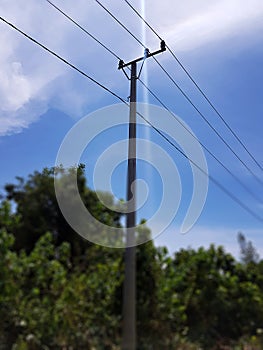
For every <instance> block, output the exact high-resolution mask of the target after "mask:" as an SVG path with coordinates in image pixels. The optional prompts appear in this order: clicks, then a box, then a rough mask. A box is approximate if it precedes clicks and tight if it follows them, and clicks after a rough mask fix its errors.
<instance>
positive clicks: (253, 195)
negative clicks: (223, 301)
mask: <svg viewBox="0 0 263 350" xmlns="http://www.w3.org/2000/svg"><path fill="white" fill-rule="evenodd" d="M46 1H47V2H48V3H49V4H50V5H51V6H53V7H54V8H55V9H56V10H57V11H58V12H60V13H61V14H62V15H63V16H65V17H66V18H67V19H69V20H70V21H71V22H72V23H74V24H75V25H76V26H77V27H78V28H80V29H81V30H82V31H84V32H85V33H86V34H87V35H88V36H89V37H91V38H92V39H93V40H95V41H96V42H97V43H98V44H99V45H101V46H102V47H103V48H104V49H105V50H107V51H108V52H109V53H110V54H111V55H113V56H114V57H115V58H117V59H119V60H120V58H119V56H118V55H117V54H116V53H115V52H113V51H112V50H111V49H109V48H108V47H107V46H106V45H105V44H103V43H102V42H101V41H100V40H98V39H97V38H96V37H95V36H94V35H93V34H91V33H90V32H88V31H87V30H86V29H85V28H84V27H82V26H81V25H80V24H79V23H78V22H76V21H75V20H74V19H73V18H72V17H70V16H69V15H68V14H67V13H65V12H64V11H63V10H62V9H61V8H59V7H58V6H56V5H55V4H54V3H52V2H51V1H50V0H46ZM138 80H139V81H140V83H141V84H142V85H143V86H144V87H145V88H146V89H147V90H148V91H149V93H150V94H151V95H152V96H153V97H154V98H155V99H156V100H157V101H158V102H159V103H160V104H161V105H162V106H163V107H164V108H165V109H166V110H167V111H168V112H169V113H170V114H171V116H172V117H173V118H175V119H176V120H177V122H178V123H179V124H181V126H183V128H184V129H185V130H186V131H187V132H188V133H190V135H191V136H192V137H193V138H194V139H196V140H197V141H198V142H199V143H200V145H201V146H202V147H203V148H204V149H205V150H206V151H207V152H208V153H209V154H210V155H211V156H212V157H213V158H214V159H215V160H216V161H217V162H218V163H219V164H220V165H221V166H222V167H223V168H224V169H225V170H226V171H227V172H228V173H229V174H230V175H231V176H232V177H233V178H234V179H235V180H236V181H237V182H238V183H239V184H240V185H241V186H242V187H243V188H244V189H245V190H246V191H247V193H249V194H250V195H251V196H252V197H253V198H254V199H255V200H256V201H258V202H259V203H262V200H261V199H260V198H259V197H257V196H256V195H255V194H254V193H253V192H252V191H251V190H250V189H249V188H248V187H247V186H246V185H245V184H244V183H243V182H242V181H241V180H240V179H239V178H238V177H237V176H236V175H235V174H234V173H233V172H232V171H231V170H230V169H229V168H228V167H227V166H225V165H224V163H223V162H221V161H220V160H219V159H218V158H217V157H216V156H215V155H214V154H213V153H212V152H211V151H210V150H209V149H208V148H207V147H206V146H205V145H204V144H203V143H202V142H201V141H200V140H198V138H197V137H196V136H195V135H194V134H193V133H192V132H191V131H190V130H189V129H188V128H187V127H186V126H185V125H184V123H182V121H181V120H180V119H179V118H178V117H177V116H176V115H175V114H174V113H173V112H172V111H171V110H170V109H169V108H168V107H167V106H166V105H165V104H164V103H163V102H162V101H161V100H160V98H159V97H158V96H157V95H156V94H155V93H154V92H153V91H152V90H151V89H150V88H149V87H148V86H147V85H146V84H145V83H144V82H143V81H142V80H141V79H138Z"/></svg>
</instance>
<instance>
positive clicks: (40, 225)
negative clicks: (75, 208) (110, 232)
mask: <svg viewBox="0 0 263 350" xmlns="http://www.w3.org/2000/svg"><path fill="white" fill-rule="evenodd" d="M75 173H77V180H78V187H79V193H80V196H81V198H82V200H83V202H84V204H85V206H86V207H87V209H88V210H89V211H90V212H91V213H92V215H93V216H94V217H95V218H97V219H98V220H100V221H102V222H103V223H106V224H108V225H111V226H116V227H120V226H121V225H120V219H121V215H120V214H119V213H118V212H116V211H114V210H111V209H108V208H107V207H105V206H104V205H102V203H101V202H100V201H99V199H98V198H97V195H96V193H95V192H94V191H92V190H90V189H89V188H88V187H87V184H86V177H85V167H84V166H83V165H80V166H79V167H77V168H72V169H71V170H70V172H68V173H67V172H65V170H64V169H63V168H62V167H61V168H51V169H48V168H45V169H43V171H42V172H37V171H35V172H34V173H33V174H31V175H29V176H28V179H27V180H25V179H23V178H21V177H17V181H18V183H17V184H7V185H6V186H5V190H6V198H5V200H6V201H9V203H10V204H12V206H13V207H14V208H15V213H14V216H15V217H16V218H17V220H13V223H12V224H9V226H8V227H7V226H6V223H4V222H3V221H0V226H2V227H3V226H5V228H6V229H7V231H8V232H12V234H14V236H15V245H14V248H15V250H17V251H19V250H21V249H25V250H26V252H27V253H29V252H30V251H32V249H33V247H34V245H35V243H36V242H37V240H38V239H39V238H40V237H41V235H43V234H44V233H46V232H50V233H51V234H52V235H53V237H54V239H55V244H56V245H58V246H59V245H60V244H61V243H62V242H69V243H70V245H71V249H72V257H73V258H74V257H78V258H81V257H82V256H84V255H85V251H86V249H87V248H88V247H89V246H90V244H89V243H88V242H87V241H86V240H84V239H82V238H81V237H80V236H79V235H78V234H77V233H76V232H75V231H74V230H73V229H72V228H71V227H70V226H69V225H68V223H67V222H66V220H65V219H64V217H63V215H62V213H61V211H60V209H59V207H58V203H57V200H56V195H55V190H54V176H56V177H59V179H60V180H59V181H60V182H61V186H64V188H67V184H68V183H69V180H70V177H71V176H72V174H75ZM69 190H70V189H69ZM105 196H107V200H108V201H111V202H112V203H111V204H112V206H113V204H114V203H113V198H112V196H110V195H108V194H105ZM71 200H73V199H72V198H71ZM0 220H1V217H0ZM87 230H92V227H87Z"/></svg>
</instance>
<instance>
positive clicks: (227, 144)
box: [95, 0, 263, 186]
mask: <svg viewBox="0 0 263 350" xmlns="http://www.w3.org/2000/svg"><path fill="white" fill-rule="evenodd" d="M95 1H96V2H97V3H98V4H99V5H100V6H101V7H102V8H103V9H104V10H105V11H106V12H107V13H108V14H109V15H110V16H111V17H112V18H113V19H114V20H115V21H116V22H117V23H118V24H119V25H120V26H121V27H122V28H123V29H124V30H126V31H127V32H128V33H129V34H130V35H131V36H132V37H133V38H134V39H135V40H136V41H137V42H138V43H139V44H140V45H141V46H143V47H144V48H146V46H145V45H144V44H143V43H142V41H141V40H139V39H138V38H137V37H136V36H135V35H134V34H133V33H132V32H131V31H130V30H129V29H128V28H127V27H126V26H125V25H124V24H123V23H122V22H121V21H120V20H118V18H117V17H116V16H114V15H113V14H112V12H111V11H110V10H108V9H107V8H106V7H105V6H104V5H103V4H102V3H101V2H100V1H99V0H95ZM153 59H154V60H155V62H156V63H157V64H158V65H159V67H160V68H161V69H162V70H163V72H164V73H165V74H166V75H167V77H168V78H169V79H170V80H171V81H172V83H173V84H174V85H175V86H176V88H177V89H179V91H180V92H181V93H182V95H183V96H184V97H185V98H186V99H187V101H188V102H189V103H190V104H191V106H192V107H193V108H194V109H195V110H196V111H197V113H198V114H199V115H200V116H201V118H202V119H203V120H204V121H205V122H206V124H207V125H208V126H209V127H210V128H211V129H212V130H213V131H214V132H215V133H216V135H217V136H218V137H219V138H220V140H221V141H222V142H223V143H224V144H225V145H226V147H227V148H228V149H229V150H230V151H231V152H232V153H233V154H234V156H235V157H236V158H237V159H238V160H239V161H240V163H241V164H242V165H243V166H244V167H245V168H246V169H247V170H248V172H249V173H250V174H251V175H252V176H253V177H254V178H255V179H256V180H257V181H258V182H259V183H260V184H261V185H262V186H263V181H262V180H261V179H260V178H259V177H258V176H257V175H256V174H255V173H254V172H253V171H252V170H251V169H250V167H249V166H248V165H247V164H246V163H245V162H244V161H243V160H242V159H241V158H240V157H239V156H238V154H237V153H236V152H235V151H234V150H233V148H232V147H231V146H230V145H229V143H228V142H227V141H226V140H225V139H224V138H223V136H221V135H220V133H219V132H218V131H217V130H216V129H215V128H214V127H213V125H212V124H211V123H210V122H209V120H208V119H207V118H206V117H205V115H204V114H203V113H202V112H201V111H200V110H199V109H198V108H197V107H196V105H195V104H194V103H193V101H192V100H191V99H190V97H188V95H187V94H186V93H185V92H184V91H183V89H182V88H181V87H180V86H179V85H178V84H177V83H176V81H175V80H174V79H173V78H172V76H171V75H170V74H169V73H168V72H167V70H166V69H165V68H164V67H163V66H162V64H161V63H160V62H159V61H158V60H157V59H156V58H155V57H153Z"/></svg>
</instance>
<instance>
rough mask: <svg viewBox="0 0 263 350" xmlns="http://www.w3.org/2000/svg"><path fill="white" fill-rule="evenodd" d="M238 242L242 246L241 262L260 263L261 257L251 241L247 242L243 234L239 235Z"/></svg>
mask: <svg viewBox="0 0 263 350" xmlns="http://www.w3.org/2000/svg"><path fill="white" fill-rule="evenodd" d="M237 240H238V243H239V246H240V256H241V261H242V262H243V263H244V264H249V263H258V261H259V255H258V253H257V251H256V248H255V247H254V246H253V244H252V242H251V241H248V242H247V240H246V238H245V236H244V235H243V233H242V232H239V233H238V236H237Z"/></svg>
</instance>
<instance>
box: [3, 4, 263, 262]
mask: <svg viewBox="0 0 263 350" xmlns="http://www.w3.org/2000/svg"><path fill="white" fill-rule="evenodd" d="M55 3H56V4H57V5H58V6H60V7H61V8H62V9H63V10H64V11H65V12H67V13H68V14H69V15H71V16H72V17H73V18H74V19H75V20H77V21H78V22H79V23H80V24H82V25H83V26H84V27H85V28H86V29H87V30H88V31H90V32H91V33H92V34H93V35H95V36H96V37H98V39H100V40H101V41H102V42H103V43H104V44H105V45H107V46H108V47H109V48H110V49H111V50H113V51H114V52H115V53H116V54H117V55H118V56H120V57H122V58H123V59H124V60H125V61H129V60H131V59H134V58H136V57H138V56H141V55H142V54H143V49H142V47H140V45H139V44H138V43H137V42H136V41H135V40H134V39H133V38H132V37H130V36H129V35H128V34H127V33H126V32H125V31H124V30H123V29H121V28H120V27H119V26H118V25H117V24H116V23H115V22H114V21H113V20H112V19H111V18H110V17H109V16H108V15H107V14H106V13H105V12H104V11H103V10H102V9H101V8H100V7H99V6H98V5H97V4H96V2H95V1H90V2H88V3H87V2H86V1H84V0H80V1H78V2H76V3H74V7H72V2H69V1H58V0H57V1H56V2H55ZM131 3H132V4H133V5H134V6H135V7H136V8H137V9H138V10H139V11H141V12H142V13H143V15H144V16H145V17H146V18H147V20H148V21H149V22H150V23H151V24H152V25H153V27H154V28H155V29H156V30H157V31H158V33H159V34H160V35H161V37H163V38H164V39H165V40H166V42H167V44H168V45H169V46H170V47H171V48H172V49H173V51H174V52H175V53H176V55H177V56H178V58H179V59H180V60H181V62H182V63H183V64H184V65H185V67H186V68H187V69H188V70H189V72H190V73H191V74H192V76H193V77H194V79H196V81H197V82H198V83H199V85H200V86H201V87H202V88H203V90H204V91H205V92H206V93H207V95H208V96H209V97H210V98H211V100H212V101H213V103H214V104H215V106H216V107H217V108H218V110H219V111H220V112H221V114H222V115H223V116H224V118H225V119H226V121H227V122H228V123H229V125H230V126H231V127H232V128H233V130H234V131H235V132H236V133H237V134H238V135H239V136H240V138H241V140H242V141H243V142H244V143H245V144H246V146H247V147H248V149H249V150H250V151H251V153H252V154H253V155H254V156H255V157H256V159H257V160H258V161H259V162H260V164H263V159H262V146H263V142H262V129H263V127H262V112H263V102H262V101H263V99H262V97H263V93H262V79H263V69H262V60H263V45H262V44H263V34H262V33H263V31H262V30H263V4H262V2H261V1H260V0H253V1H250V2H249V3H242V5H240V1H237V0H229V1H217V0H216V1H213V2H211V1H202V2H198V3H197V2H196V1H194V0H192V1H191V0H188V1H184V2H183V3H182V2H179V1H178V2H174V1H170V0H166V1H165V2H162V3H160V2H159V1H155V0H154V1H152V2H151V4H149V3H147V2H145V4H143V2H142V1H131ZM103 4H105V6H107V7H108V8H109V9H110V10H111V11H112V12H113V13H114V14H115V15H116V16H117V17H118V18H119V19H120V20H121V21H123V22H124V23H125V24H126V25H127V27H128V28H129V29H130V30H132V31H133V33H134V34H135V35H136V36H137V37H138V38H139V39H140V40H142V41H143V42H144V43H145V45H146V46H147V47H149V49H150V50H151V51H154V50H156V49H158V48H159V40H158V39H157V38H156V37H155V36H154V35H153V34H152V33H151V32H150V31H149V30H148V29H146V28H145V27H144V26H143V24H142V22H141V21H140V20H139V18H138V17H136V15H134V13H133V12H132V11H131V9H129V7H128V6H127V5H126V4H125V2H124V1H122V0H118V1H114V2H112V1H103ZM0 10H1V16H3V17H4V18H6V19H7V20H9V21H11V22H12V23H14V24H15V25H17V26H18V27H19V28H20V29H22V30H24V31H25V32H27V33H28V34H30V35H32V36H33V37H34V38H36V39H37V40H39V41H41V42H42V43H43V44H45V45H46V46H48V47H49V48H50V49H52V50H54V51H56V52H57V53H58V54H60V55H61V56H63V57H64V58H66V59H68V60H69V61H70V62H72V63H73V64H75V65H76V66H78V67H79V68H80V69H83V70H84V71H85V72H86V73H87V74H89V75H91V76H92V77H94V78H95V79H97V80H98V81H100V82H101V83H103V84H105V85H106V86H107V87H109V88H110V89H112V90H113V91H115V92H116V93H118V94H119V95H120V96H121V97H123V98H126V97H127V96H128V95H129V82H128V81H127V79H126V78H125V76H124V75H123V74H122V72H120V71H118V70H117V65H118V62H117V60H116V59H115V58H114V57H112V56H110V55H109V54H108V53H107V52H106V51H105V50H104V49H103V48H101V47H100V46H98V44H96V43H95V42H94V41H93V40H92V39H90V38H89V37H88V36H87V35H85V34H84V33H83V32H81V31H80V30H79V29H78V28H76V27H74V25H73V24H72V23H70V22H69V21H67V20H66V19H65V18H64V17H62V16H61V15H60V14H59V13H58V12H57V11H55V10H54V9H53V8H52V7H51V6H50V5H49V4H48V3H47V2H46V1H44V0H43V1H38V2H34V1H33V0H30V1H27V2H26V3H24V2H23V3H22V2H17V1H14V0H11V1H10V0H9V1H7V0H4V1H1V4H0ZM0 25H1V30H0V43H1V47H2V50H1V57H0V109H1V110H0V135H1V136H0V159H1V163H2V168H1V173H0V184H1V187H2V188H3V186H4V184H5V183H6V182H12V181H14V179H15V176H18V175H19V176H27V175H28V174H29V173H31V172H33V171H34V170H41V169H42V168H43V167H45V166H53V165H54V163H55V159H56V155H57V152H58V149H59V146H60V144H61V142H62V140H63V138H64V136H65V135H66V133H67V132H68V131H69V130H70V128H71V127H72V126H73V125H74V124H75V123H76V122H77V121H78V120H80V119H81V118H82V117H84V116H86V115H87V114H89V113H91V112H94V111H96V110H98V109H100V108H102V107H106V106H108V105H112V104H115V103H118V101H117V100H116V99H115V98H114V97H112V96H110V95H108V94H107V93H106V92H105V91H103V90H102V89H100V88H99V87H97V86H95V85H94V84H92V83H91V82H89V81H88V80H87V79H85V78H83V77H82V76H81V75H79V74H78V73H76V72H74V71H73V70H72V69H70V68H68V67H67V66H65V65H64V64H63V63H61V62H59V61H58V60H57V59H55V58H54V57H52V56H51V55H49V54H48V53H46V52H44V51H43V50H42V49H41V48H39V47H37V46H36V45H34V44H33V43H31V42H29V41H28V40H27V39H25V38H24V37H22V36H21V35H20V34H18V33H17V32H15V31H14V30H12V29H11V28H9V27H8V26H7V25H6V24H4V23H0ZM158 59H159V60H160V62H161V63H162V64H163V66H164V67H165V68H166V69H167V70H168V71H169V73H170V74H171V75H172V76H173V77H174V79H175V80H176V82H177V83H178V84H179V85H180V86H181V87H182V88H183V89H184V90H185V91H186V92H187V94H188V95H189V96H190V97H191V99H192V100H193V102H194V103H195V104H196V105H197V107H198V108H199V109H200V110H201V111H202V113H204V114H205V115H206V117H207V119H208V120H209V121H210V122H211V123H212V124H213V126H214V127H215V128H216V129H217V130H218V132H220V134H221V135H222V136H223V137H224V138H225V139H226V140H227V142H228V143H229V144H230V145H231V147H233V149H234V150H235V151H236V153H237V154H238V155H239V156H240V157H241V158H242V159H243V160H244V162H246V164H247V165H248V166H249V167H250V168H251V169H252V170H253V172H255V173H256V174H257V176H258V177H259V178H260V179H262V180H263V176H262V172H261V171H260V169H259V168H258V167H257V166H256V165H255V163H253V161H252V160H251V159H250V158H249V156H248V155H247V154H246V153H245V152H244V150H243V149H242V148H241V147H240V145H239V144H238V143H237V142H236V141H235V140H234V139H233V137H232V136H231V134H230V133H229V132H228V131H227V130H226V128H225V126H224V125H223V124H222V122H221V121H220V120H219V119H218V117H217V116H216V115H215V113H214V112H213V111H212V110H211V108H210V107H209V106H208V105H207V103H206V102H205V101H204V100H203V99H202V98H201V97H200V94H198V92H197V91H196V89H195V88H194V86H193V84H192V83H191V82H190V81H189V79H188V78H187V77H186V76H185V74H184V73H183V71H182V70H181V69H180V67H179V66H178V64H177V63H176V62H175V61H174V60H173V59H172V57H171V55H170V54H169V53H168V52H166V53H164V54H162V55H160V56H159V57H158ZM142 78H143V80H144V81H146V82H147V85H148V86H149V87H150V88H151V89H152V90H153V91H154V92H155V93H157V94H158V96H159V98H160V99H161V100H162V101H163V102H164V103H165V104H166V105H167V106H168V107H169V108H170V109H171V110H172V111H173V112H174V113H175V114H176V115H178V116H179V117H180V118H181V119H182V120H184V121H185V122H186V123H187V124H188V125H189V126H190V127H191V129H192V130H193V131H194V133H195V134H196V136H197V137H198V138H199V139H200V141H201V142H202V143H204V144H205V145H206V146H207V147H208V148H209V149H210V150H211V151H212V152H213V153H214V154H215V155H216V156H217V157H218V158H219V159H220V160H221V161H223V162H224V163H225V165H226V166H227V167H229V169H230V170H231V171H232V172H233V173H234V174H235V175H237V176H238V177H239V179H240V180H241V181H242V182H244V183H245V184H246V186H247V187H249V188H250V190H251V191H252V192H254V193H255V194H256V195H257V196H258V197H260V198H261V199H262V201H261V203H259V202H257V201H256V200H254V198H253V197H251V196H250V195H249V194H248V193H246V192H245V191H244V190H243V189H242V188H241V187H240V185H239V184H237V183H236V182H235V181H234V180H233V179H232V178H231V177H230V176H229V175H228V174H227V173H226V171H225V170H224V169H222V168H221V167H220V166H219V165H218V164H216V162H215V161H213V160H212V159H211V157H210V156H209V155H207V163H208V168H209V174H211V175H212V176H214V177H215V178H217V179H218V180H219V181H220V182H221V183H222V184H223V185H224V186H225V187H226V188H227V189H229V190H231V192H232V193H233V194H235V195H236V196H237V197H238V198H239V199H240V200H241V201H242V202H244V203H245V204H246V205H247V206H249V208H251V210H253V211H254V212H256V213H257V214H258V215H261V216H263V204H262V202H263V196H262V194H263V191H262V185H261V184H260V183H259V182H257V181H256V180H255V179H254V178H253V177H252V176H251V175H250V174H249V173H248V172H247V171H246V169H245V168H244V167H243V166H242V165H241V164H240V163H239V162H238V161H237V160H236V159H235V157H234V156H233V155H232V154H231V153H230V152H229V150H228V149H227V148H226V147H225V146H224V145H223V144H222V142H221V141H220V140H219V139H218V138H217V136H216V135H215V134H213V132H212V131H211V130H210V129H209V128H208V127H207V125H206V124H205V123H204V122H203V121H202V120H201V118H200V116H199V115H198V114H197V113H196V111H195V110H194V109H193V108H192V107H191V106H190V105H189V103H188V102H187V101H186V100H185V99H184V97H183V96H182V95H181V94H180V93H179V92H178V91H177V90H176V88H175V87H174V86H173V85H172V83H171V82H170V81H169V80H168V79H167V77H165V75H164V74H163V73H162V72H161V70H160V69H159V68H158V66H157V65H156V64H155V63H154V61H152V60H150V59H149V60H147V62H146V64H145V66H144V69H143V76H142ZM138 99H139V101H141V102H150V103H154V104H157V105H158V102H156V101H154V99H152V98H151V97H150V96H147V94H146V93H145V91H144V90H143V88H142V87H141V86H140V84H139V85H138ZM141 135H144V137H149V138H150V139H151V140H152V141H153V142H154V143H156V144H158V145H160V146H161V147H163V149H164V150H165V151H166V152H167V153H168V154H169V155H170V156H171V157H172V158H173V159H174V161H175V163H176V165H177V168H178V171H179V173H180V176H181V181H182V201H181V205H180V208H179V210H178V214H177V215H176V217H175V219H174V221H173V223H172V224H171V225H170V227H169V228H168V229H167V230H166V231H165V232H164V233H163V234H162V235H161V236H160V237H159V238H158V239H157V240H156V244H161V245H162V244H165V245H167V246H168V247H169V249H170V251H174V250H177V249H179V248H180V247H187V246H190V245H191V246H193V247H197V246H200V245H205V246H208V245H209V244H210V243H211V242H214V243H216V244H224V245H225V246H226V249H227V250H229V251H231V252H233V253H234V254H235V255H237V254H238V245H237V241H236V236H237V232H238V231H240V230H241V231H242V232H243V233H244V234H245V235H246V237H247V238H248V239H250V240H252V242H253V243H254V244H255V246H256V247H257V249H258V251H259V252H260V253H261V256H263V237H262V222H261V223H260V222H258V221H257V220H256V219H254V218H253V217H252V216H250V214H248V213H246V211H244V210H243V209H242V208H240V207H239V206H238V205H237V204H236V203H234V202H233V201H232V200H231V199H230V198H229V197H227V196H226V195H225V194H224V193H222V191H221V190H220V189H218V188H216V187H215V186H214V185H213V183H211V182H210V183H209V191H208V197H207V201H206V204H205V206H204V209H203V212H202V214H201V216H200V218H199V220H198V221H197V223H196V224H195V226H194V227H193V229H192V230H191V231H190V232H188V233H187V234H185V235H181V234H180V233H179V228H180V225H181V224H182V221H183V218H184V216H185V213H186V210H187V208H188V206H189V202H190V198H191V193H192V186H193V184H192V176H191V172H190V167H189V164H187V162H186V161H184V160H183V159H182V158H181V157H180V155H179V154H178V153H176V151H175V150H173V149H171V147H169V145H167V143H166V142H164V141H163V140H161V139H160V138H159V137H158V136H157V135H155V134H154V132H153V131H149V130H148V131H146V130H142V131H141ZM126 136H127V130H126V129H125V128H122V129H119V130H112V131H111V133H109V134H108V135H105V139H104V138H103V135H101V136H100V137H99V138H98V139H97V140H95V141H94V142H95V143H94V145H93V147H91V148H90V149H87V150H86V151H85V153H84V154H83V157H82V159H83V161H84V162H85V163H87V176H88V180H89V183H90V185H91V186H92V174H91V173H92V169H93V166H94V164H95V162H96V158H97V157H98V156H99V154H98V150H103V149H104V148H105V147H106V148H107V147H108V146H109V144H110V143H111V142H112V141H113V142H114V141H115V142H116V141H117V140H120V139H123V138H125V137H126ZM125 172H126V166H125V164H122V165H121V166H120V167H119V168H118V169H116V172H115V174H114V176H113V184H112V186H113V190H114V193H115V195H116V196H117V197H122V198H123V197H125V184H126V175H125ZM138 175H139V176H140V177H142V178H143V179H144V180H145V181H146V182H148V185H149V189H150V197H149V198H150V199H149V202H148V205H147V206H146V207H145V208H144V210H142V212H141V214H140V215H141V216H145V217H147V216H149V215H151V211H152V210H154V209H156V205H157V204H156V203H157V202H158V200H159V199H160V186H161V184H160V179H159V180H158V176H157V175H156V174H155V171H154V170H153V169H151V168H150V167H149V166H147V165H145V164H140V165H139V167H138Z"/></svg>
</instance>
